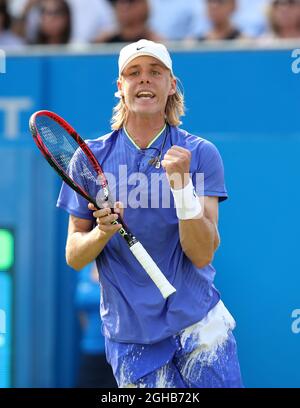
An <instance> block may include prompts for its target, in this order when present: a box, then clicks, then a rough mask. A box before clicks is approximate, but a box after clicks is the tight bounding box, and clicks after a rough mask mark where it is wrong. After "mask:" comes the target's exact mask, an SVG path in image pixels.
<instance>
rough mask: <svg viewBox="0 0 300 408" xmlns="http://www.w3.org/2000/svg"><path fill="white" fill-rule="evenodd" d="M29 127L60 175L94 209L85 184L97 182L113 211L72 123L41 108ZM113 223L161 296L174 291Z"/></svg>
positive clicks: (97, 169)
mask: <svg viewBox="0 0 300 408" xmlns="http://www.w3.org/2000/svg"><path fill="white" fill-rule="evenodd" d="M29 128H30V131H31V133H32V136H33V139H34V141H35V143H36V145H37V147H38V148H39V149H40V151H41V153H42V154H43V156H44V157H45V158H46V160H47V161H48V162H49V164H50V165H51V166H52V167H53V168H54V170H55V171H56V172H57V173H58V174H59V175H60V177H61V178H62V179H63V180H64V181H65V182H66V183H67V184H68V185H69V186H70V187H71V188H72V189H73V190H75V191H76V192H77V193H78V194H80V195H81V196H82V197H84V198H85V199H86V200H87V201H88V202H90V203H93V204H94V206H95V207H96V208H98V209H99V208H100V207H99V205H98V204H97V201H96V199H95V198H94V197H91V194H90V192H89V188H88V185H90V183H91V181H92V182H93V183H95V184H97V186H98V188H99V186H101V187H102V194H103V200H104V201H106V202H108V203H109V204H110V207H111V211H112V212H113V203H112V200H111V195H110V191H109V188H108V183H107V180H106V177H105V175H104V173H103V171H102V168H101V166H100V164H99V163H98V161H97V159H96V157H95V156H94V154H93V152H92V151H91V149H90V148H89V147H88V145H87V144H86V143H85V142H84V141H83V140H82V139H81V137H80V136H79V135H78V133H77V132H76V131H75V130H74V129H73V128H72V126H70V125H69V124H68V123H67V122H66V121H65V120H64V119H62V118H61V117H60V116H58V115H57V114H55V113H53V112H50V111H46V110H42V111H38V112H35V113H34V114H33V115H32V116H31V117H30V120H29ZM113 223H114V224H117V223H120V224H121V225H122V228H121V229H120V230H119V233H120V234H121V236H122V237H123V238H124V239H125V241H126V242H127V245H128V247H129V249H130V251H131V252H132V254H133V255H134V256H135V257H136V259H137V260H138V261H139V263H140V264H141V265H142V267H143V268H144V269H145V271H146V272H147V273H148V275H149V276H150V278H151V279H152V281H153V282H154V283H155V285H156V286H157V288H158V289H159V290H160V292H161V294H162V296H163V297H164V298H165V299H166V298H167V297H168V296H170V295H171V294H172V293H174V292H176V289H175V288H174V287H173V286H172V285H171V284H170V282H169V281H168V280H167V278H166V277H165V275H164V274H163V273H162V272H161V270H160V269H159V268H158V266H157V265H156V263H155V262H154V261H153V259H152V258H151V256H150V255H149V254H148V252H147V251H146V250H145V248H144V247H143V246H142V244H141V243H140V242H139V241H138V240H137V238H136V237H135V236H134V235H133V234H132V233H131V232H130V231H129V229H128V227H127V225H126V224H125V223H124V221H123V219H122V218H121V216H120V215H119V218H118V220H116V221H114V222H113Z"/></svg>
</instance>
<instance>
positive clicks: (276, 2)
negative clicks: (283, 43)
mask: <svg viewBox="0 0 300 408" xmlns="http://www.w3.org/2000/svg"><path fill="white" fill-rule="evenodd" d="M269 22H270V30H271V32H270V33H269V34H267V35H266V37H265V38H300V0H273V1H272V3H271V6H270V12H269Z"/></svg>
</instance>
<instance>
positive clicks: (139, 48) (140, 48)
mask: <svg viewBox="0 0 300 408" xmlns="http://www.w3.org/2000/svg"><path fill="white" fill-rule="evenodd" d="M143 48H145V47H138V48H137V49H136V50H137V51H139V50H142V49H143Z"/></svg>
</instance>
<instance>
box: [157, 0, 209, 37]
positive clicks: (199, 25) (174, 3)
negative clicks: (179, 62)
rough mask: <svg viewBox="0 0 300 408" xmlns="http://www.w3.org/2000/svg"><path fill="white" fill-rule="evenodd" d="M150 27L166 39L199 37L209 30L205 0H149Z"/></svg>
mask: <svg viewBox="0 0 300 408" xmlns="http://www.w3.org/2000/svg"><path fill="white" fill-rule="evenodd" d="M149 5H150V21H149V25H150V28H151V29H152V30H153V31H154V32H155V33H157V35H159V36H160V38H162V39H164V40H166V41H178V40H184V39H190V38H198V37H200V36H201V35H202V34H204V32H206V31H207V18H206V16H205V7H204V0H149Z"/></svg>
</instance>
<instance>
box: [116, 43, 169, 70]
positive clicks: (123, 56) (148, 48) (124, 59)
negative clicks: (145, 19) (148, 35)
mask: <svg viewBox="0 0 300 408" xmlns="http://www.w3.org/2000/svg"><path fill="white" fill-rule="evenodd" d="M142 55H149V56H150V57H154V58H156V59H158V60H159V61H160V62H162V63H163V64H164V65H165V66H166V67H167V68H168V69H169V70H170V71H171V72H172V73H173V71H172V60H171V57H170V54H169V52H168V50H167V48H166V47H165V46H164V45H163V44H159V43H156V42H154V41H149V40H139V41H137V42H134V43H132V44H129V45H126V46H125V47H123V48H122V49H121V51H120V56H119V75H121V74H122V72H123V70H124V68H125V67H126V66H127V65H128V64H129V62H131V61H132V60H133V59H135V58H136V57H141V56H142Z"/></svg>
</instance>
